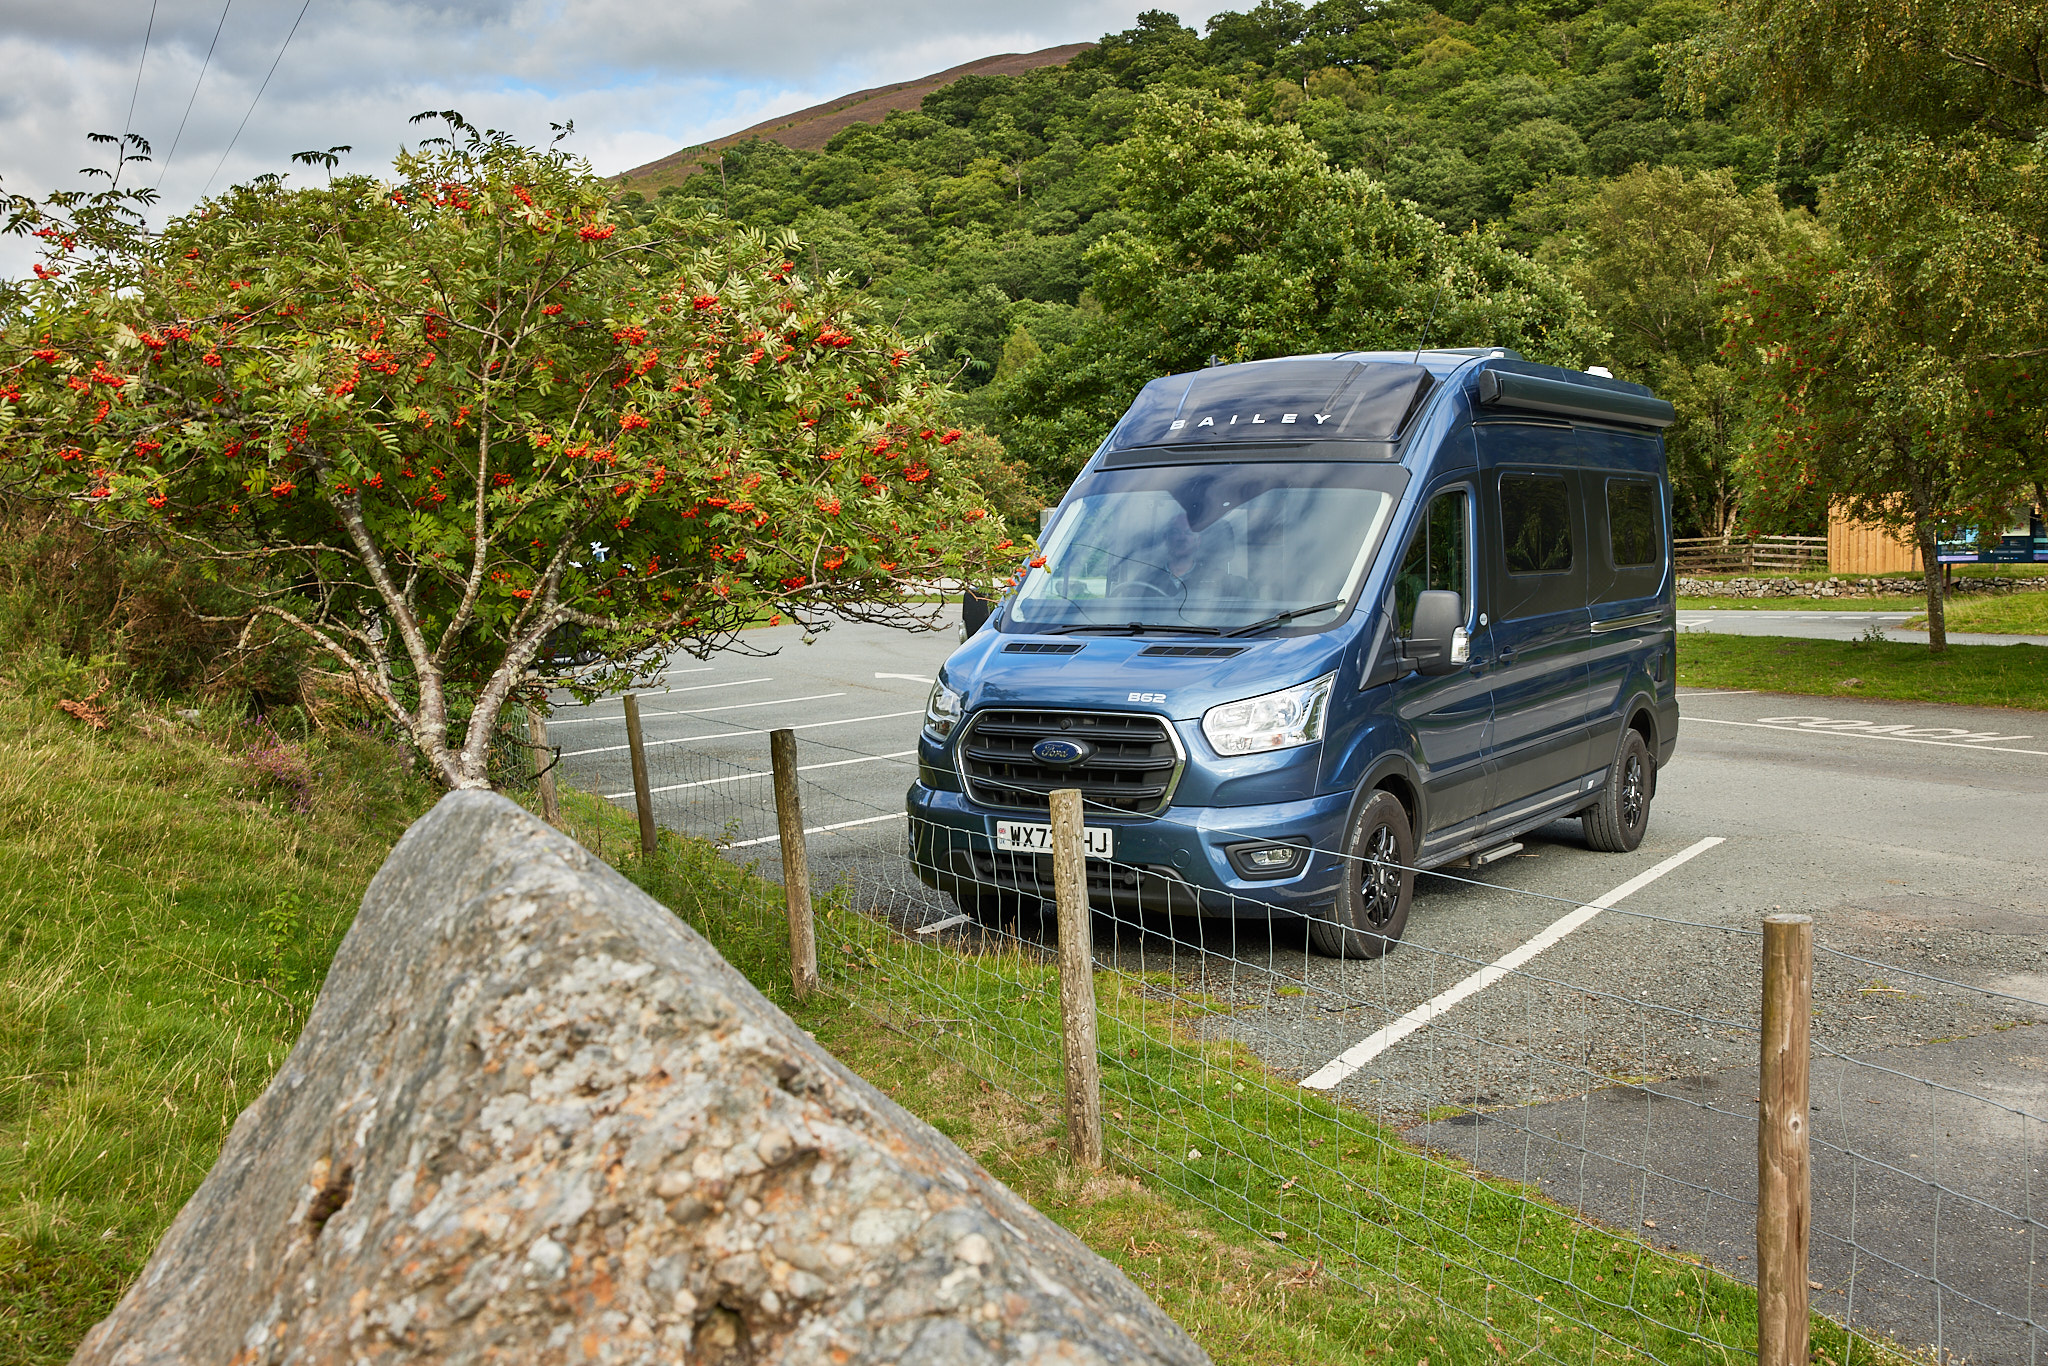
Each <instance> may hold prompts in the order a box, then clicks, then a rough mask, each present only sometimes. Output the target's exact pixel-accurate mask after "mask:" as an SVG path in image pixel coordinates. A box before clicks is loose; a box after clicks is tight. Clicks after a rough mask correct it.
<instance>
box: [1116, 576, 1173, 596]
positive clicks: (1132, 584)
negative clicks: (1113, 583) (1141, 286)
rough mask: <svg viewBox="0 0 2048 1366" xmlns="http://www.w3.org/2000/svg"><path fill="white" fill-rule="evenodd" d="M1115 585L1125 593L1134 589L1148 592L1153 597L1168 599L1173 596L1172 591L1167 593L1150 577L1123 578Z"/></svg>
mask: <svg viewBox="0 0 2048 1366" xmlns="http://www.w3.org/2000/svg"><path fill="white" fill-rule="evenodd" d="M1117 587H1118V588H1121V589H1122V590H1123V591H1124V592H1126V593H1130V592H1132V591H1134V590H1135V591H1138V592H1144V593H1150V594H1151V595H1152V596H1153V597H1155V598H1166V599H1170V598H1172V597H1173V594H1172V593H1169V592H1168V591H1167V590H1166V589H1164V588H1161V587H1160V586H1159V585H1158V584H1156V583H1154V582H1152V580H1150V579H1125V580H1124V581H1123V582H1122V583H1120V584H1118V585H1117Z"/></svg>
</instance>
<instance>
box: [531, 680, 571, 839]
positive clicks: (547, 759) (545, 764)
mask: <svg viewBox="0 0 2048 1366" xmlns="http://www.w3.org/2000/svg"><path fill="white" fill-rule="evenodd" d="M526 737H527V739H528V740H530V741H531V742H532V744H533V766H534V769H535V771H536V772H537V773H538V775H539V776H538V777H536V778H535V779H534V786H535V787H537V788H539V789H540V818H541V819H542V820H544V821H546V822H547V823H548V824H549V825H552V826H554V827H555V828H556V829H560V828H561V825H562V801H561V798H560V796H558V795H557V794H556V792H555V751H554V749H553V748H552V747H551V746H550V745H549V744H548V719H547V717H545V716H543V715H541V711H540V708H539V707H529V708H528V709H527V712H526Z"/></svg>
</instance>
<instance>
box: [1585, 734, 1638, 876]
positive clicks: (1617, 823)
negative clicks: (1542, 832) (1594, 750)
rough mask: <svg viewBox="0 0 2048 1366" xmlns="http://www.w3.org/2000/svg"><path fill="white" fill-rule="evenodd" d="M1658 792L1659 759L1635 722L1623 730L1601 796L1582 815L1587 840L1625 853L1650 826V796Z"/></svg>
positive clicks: (1606, 850) (1609, 851)
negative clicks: (1619, 744)
mask: <svg viewBox="0 0 2048 1366" xmlns="http://www.w3.org/2000/svg"><path fill="white" fill-rule="evenodd" d="M1656 795H1657V761H1656V760H1655V759H1652V758H1651V757H1650V747H1649V746H1648V745H1646V744H1644V743H1643V736H1642V732H1641V731H1638V730H1636V729H1635V728H1634V727H1633V726H1631V727H1629V728H1628V729H1627V730H1625V731H1623V732H1622V733H1621V752H1620V753H1619V754H1616V755H1615V756H1614V763H1613V764H1612V765H1611V766H1609V768H1608V770H1607V781H1606V783H1605V784H1604V785H1602V787H1601V789H1600V800H1599V801H1597V802H1595V803H1594V804H1593V805H1592V806H1590V807H1588V808H1587V809H1586V811H1585V813H1584V814H1583V815H1581V816H1580V817H1579V824H1580V826H1581V827H1582V828H1583V829H1584V830H1585V832H1586V843H1587V845H1588V846H1590V847H1591V848H1594V849H1598V850H1600V851H1601V852H1602V853H1606V854H1626V853H1627V852H1629V850H1631V849H1633V848H1635V847H1636V846H1637V845H1639V844H1641V843H1642V842H1643V832H1644V831H1645V830H1647V829H1649V828H1650V799H1651V798H1652V797H1654V796H1656Z"/></svg>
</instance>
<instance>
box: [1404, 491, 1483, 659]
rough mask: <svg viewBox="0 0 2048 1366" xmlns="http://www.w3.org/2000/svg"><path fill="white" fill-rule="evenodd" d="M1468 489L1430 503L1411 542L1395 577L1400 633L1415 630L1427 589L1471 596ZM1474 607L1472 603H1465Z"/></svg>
mask: <svg viewBox="0 0 2048 1366" xmlns="http://www.w3.org/2000/svg"><path fill="white" fill-rule="evenodd" d="M1465 498H1466V494H1465V490H1463V489H1452V490H1451V491H1450V492H1448V493H1439V494H1438V495H1437V496H1436V497H1435V498H1433V499H1431V500H1430V504H1429V513H1428V515H1427V516H1426V517H1424V518H1423V522H1422V525H1421V526H1420V527H1418V528H1416V531H1415V538H1414V539H1413V540H1411V541H1410V542H1408V553H1407V554H1406V555H1404V556H1402V557H1401V572H1400V573H1399V574H1398V575H1396V576H1395V578H1394V614H1395V617H1396V619H1397V620H1398V621H1399V622H1400V625H1401V634H1402V635H1404V636H1406V635H1410V634H1413V632H1414V630H1415V600H1416V599H1417V598H1419V597H1421V596H1422V592H1423V590H1424V589H1427V588H1448V589H1450V590H1451V591H1452V592H1453V593H1457V594H1460V595H1467V594H1469V591H1470V590H1469V589H1468V588H1467V586H1466V585H1467V578H1466V574H1465V566H1466V563H1467V560H1466V546H1465V526H1466V518H1465ZM1466 605H1467V606H1468V607H1469V606H1470V605H1471V604H1470V602H1469V600H1468V602H1467V604H1466Z"/></svg>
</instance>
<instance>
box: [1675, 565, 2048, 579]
mask: <svg viewBox="0 0 2048 1366" xmlns="http://www.w3.org/2000/svg"><path fill="white" fill-rule="evenodd" d="M1681 572H1682V573H1683V571H1681ZM1949 573H1950V575H1951V576H1952V577H1954V578H1958V579H2037V578H2043V577H2048V564H1958V565H1951V566H1950V567H1949ZM1683 577H1685V578H1688V579H1699V580H1701V581H1703V582H1706V583H1727V582H1730V581H1732V580H1735V579H1796V580H1798V581H1799V582H1801V583H1825V582H1827V581H1828V580H1829V579H1855V580H1862V579H1911V580H1914V581H1915V582H1918V580H1919V577H1920V571H1919V570H1917V569H1915V570H1911V571H1898V570H1894V571H1892V572H1891V573H1888V574H1836V573H1832V572H1831V571H1829V570H1825V569H1813V570H1803V571H1798V572H1794V571H1791V570H1784V569H1768V570H1766V569H1759V570H1756V571H1754V572H1752V573H1733V574H1693V573H1683Z"/></svg>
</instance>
